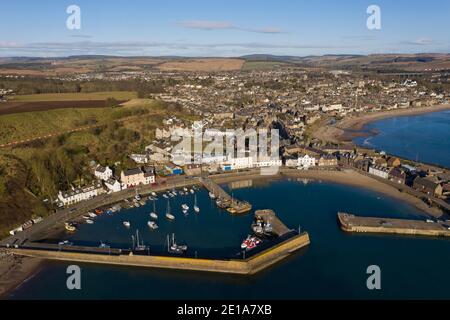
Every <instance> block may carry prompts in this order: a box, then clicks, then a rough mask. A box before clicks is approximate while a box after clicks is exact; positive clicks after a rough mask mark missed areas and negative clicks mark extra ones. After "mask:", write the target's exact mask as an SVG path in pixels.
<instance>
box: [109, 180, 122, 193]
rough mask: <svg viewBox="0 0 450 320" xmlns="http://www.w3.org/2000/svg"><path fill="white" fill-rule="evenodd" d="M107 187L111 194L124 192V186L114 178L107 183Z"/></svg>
mask: <svg viewBox="0 0 450 320" xmlns="http://www.w3.org/2000/svg"><path fill="white" fill-rule="evenodd" d="M105 186H106V187H107V188H108V190H109V191H111V192H119V191H120V190H122V185H121V184H120V182H119V181H117V180H116V179H113V178H110V179H108V180H107V181H105Z"/></svg>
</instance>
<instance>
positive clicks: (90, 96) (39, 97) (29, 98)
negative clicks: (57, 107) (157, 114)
mask: <svg viewBox="0 0 450 320" xmlns="http://www.w3.org/2000/svg"><path fill="white" fill-rule="evenodd" d="M108 98H114V99H116V100H130V99H135V98H137V93H136V92H133V91H108V92H90V93H42V94H29V95H18V96H14V97H12V98H11V99H10V101H17V102H22V101H23V102H34V101H83V100H106V99H108Z"/></svg>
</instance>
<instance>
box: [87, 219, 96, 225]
mask: <svg viewBox="0 0 450 320" xmlns="http://www.w3.org/2000/svg"><path fill="white" fill-rule="evenodd" d="M86 223H87V224H94V221H93V220H91V219H87V220H86Z"/></svg>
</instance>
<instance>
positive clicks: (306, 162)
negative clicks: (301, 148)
mask: <svg viewBox="0 0 450 320" xmlns="http://www.w3.org/2000/svg"><path fill="white" fill-rule="evenodd" d="M297 165H298V166H299V167H302V168H306V169H308V168H310V167H314V166H315V165H316V158H314V157H311V156H309V155H307V154H305V155H302V156H299V157H298V160H297Z"/></svg>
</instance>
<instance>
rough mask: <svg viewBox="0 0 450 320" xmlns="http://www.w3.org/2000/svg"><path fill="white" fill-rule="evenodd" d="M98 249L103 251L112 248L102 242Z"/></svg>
mask: <svg viewBox="0 0 450 320" xmlns="http://www.w3.org/2000/svg"><path fill="white" fill-rule="evenodd" d="M98 247H99V248H102V249H109V248H111V246H110V245H107V244H106V243H103V241H100V245H99V246H98Z"/></svg>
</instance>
